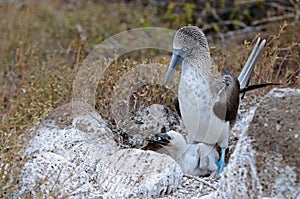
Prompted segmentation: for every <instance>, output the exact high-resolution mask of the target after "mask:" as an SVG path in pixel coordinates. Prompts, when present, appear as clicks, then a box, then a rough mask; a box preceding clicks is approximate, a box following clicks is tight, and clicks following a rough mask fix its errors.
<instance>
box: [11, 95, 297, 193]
mask: <svg viewBox="0 0 300 199" xmlns="http://www.w3.org/2000/svg"><path fill="white" fill-rule="evenodd" d="M257 101H260V102H259V103H258V104H257ZM299 102H300V91H299V90H296V89H273V90H272V91H271V92H270V93H268V94H267V95H266V96H265V97H264V98H262V99H256V98H253V97H251V95H250V97H248V99H245V100H244V102H242V103H241V107H240V110H239V117H238V119H237V122H236V125H235V126H234V128H233V130H232V133H231V135H230V140H229V143H230V147H229V153H228V154H229V155H230V158H229V157H227V158H229V164H228V167H227V168H225V170H224V173H223V174H222V175H221V176H220V177H216V176H215V175H214V174H212V175H211V176H210V177H196V176H188V175H183V174H182V171H181V169H180V167H179V165H178V164H177V163H176V162H175V161H174V160H173V159H172V158H170V156H168V155H164V154H160V153H156V152H152V151H148V150H140V149H121V148H124V145H120V143H118V142H119V141H120V140H119V139H118V137H116V135H117V134H116V133H114V131H112V129H110V128H109V126H108V125H107V124H106V123H105V121H104V120H103V119H102V118H101V117H100V115H99V114H98V113H96V112H94V111H93V109H92V108H91V107H90V108H88V106H86V107H85V106H81V105H80V104H79V105H78V104H77V105H76V106H72V104H66V105H64V106H62V107H59V108H57V109H56V110H55V111H54V112H53V113H52V114H50V115H49V117H48V118H47V119H46V120H45V121H42V122H41V123H40V124H39V125H38V126H35V127H33V128H32V131H31V138H30V142H29V144H28V146H26V147H24V150H23V155H22V160H23V161H24V166H23V168H22V179H21V187H20V189H19V190H18V191H16V192H14V194H13V195H12V197H35V198H37V197H38V198H56V197H66V196H67V197H69V198H82V197H94V198H116V197H119V198H124V197H125V198H130V197H138V198H151V197H161V198H200V197H204V198H220V197H221V198H241V197H243V198H262V197H275V198H297V197H299V194H300V193H299V190H300V189H299V188H300V187H299V169H298V168H297V165H299V163H300V162H299V161H300V160H299V157H300V151H299V147H298V146H299V141H300V138H299V132H300V127H299V124H298V123H299V119H300V118H299V114H298V112H299V108H300V104H299ZM73 105H74V104H73ZM82 110H84V111H83V112H82ZM145 110H146V111H144V114H143V111H142V112H140V113H139V114H137V115H136V117H133V119H134V121H137V118H138V121H139V122H133V123H131V125H129V126H130V129H135V131H132V132H131V134H130V131H128V130H127V131H126V130H125V132H126V133H127V137H128V140H127V144H128V143H131V144H132V143H133V144H135V145H136V146H138V147H137V148H143V147H145V145H147V144H146V143H147V142H145V141H143V139H136V137H137V134H138V132H139V131H137V129H139V128H141V129H144V130H143V132H147V130H148V131H150V129H151V128H154V127H155V128H154V129H155V130H154V131H153V132H154V133H155V132H157V130H159V129H161V128H165V126H166V124H167V123H169V124H172V125H170V128H172V129H175V130H176V129H177V130H178V131H184V128H183V126H182V124H181V122H180V120H179V118H178V116H176V115H175V114H174V113H172V112H170V111H169V110H168V109H167V108H165V107H163V106H161V105H152V106H151V107H148V108H146V109H145ZM171 115H172V116H171ZM297 121H298V122H297ZM145 125H146V126H145ZM147 125H148V126H147ZM156 128H157V129H156ZM148 134H149V132H148V133H147V135H148ZM148 136H149V135H148ZM151 136H153V133H152V134H151V133H150V136H149V137H151ZM140 137H142V138H145V134H141V135H140Z"/></svg>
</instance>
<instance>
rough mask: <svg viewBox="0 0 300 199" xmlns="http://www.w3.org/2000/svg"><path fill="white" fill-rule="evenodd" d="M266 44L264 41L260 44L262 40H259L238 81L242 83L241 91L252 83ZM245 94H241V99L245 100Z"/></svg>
mask: <svg viewBox="0 0 300 199" xmlns="http://www.w3.org/2000/svg"><path fill="white" fill-rule="evenodd" d="M265 44H266V40H265V39H264V40H262V41H261V42H260V38H258V40H257V42H256V44H255V46H254V48H253V50H252V52H251V54H250V56H249V58H248V60H247V62H246V64H245V66H244V68H243V70H242V71H241V73H240V75H239V77H238V80H239V83H240V89H241V90H242V89H244V88H246V87H247V86H248V84H249V81H250V76H251V73H252V71H253V69H254V67H255V65H256V63H257V61H258V58H259V56H260V55H261V53H262V51H263V49H264V46H265ZM244 95H245V93H241V94H240V99H243V97H244Z"/></svg>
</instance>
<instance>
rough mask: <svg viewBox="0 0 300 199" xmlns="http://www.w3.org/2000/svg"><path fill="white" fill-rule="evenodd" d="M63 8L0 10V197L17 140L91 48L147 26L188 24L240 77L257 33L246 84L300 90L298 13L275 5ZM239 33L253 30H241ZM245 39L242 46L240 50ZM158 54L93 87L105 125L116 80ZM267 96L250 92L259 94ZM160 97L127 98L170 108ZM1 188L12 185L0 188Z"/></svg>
mask: <svg viewBox="0 0 300 199" xmlns="http://www.w3.org/2000/svg"><path fill="white" fill-rule="evenodd" d="M70 2H73V1H70ZM70 2H69V3H67V1H62V0H61V1H60V0H55V1H43V2H40V1H25V2H23V1H7V2H6V1H1V3H0V17H1V22H0V46H1V48H0V74H1V75H0V119H1V120H0V121H1V122H0V153H1V162H2V163H6V164H3V165H0V187H1V192H0V197H1V198H2V196H5V195H6V194H8V193H10V192H11V191H12V190H13V189H15V188H16V187H17V184H18V183H17V182H18V178H17V176H18V173H17V172H18V171H17V170H15V169H14V167H13V165H14V164H16V163H18V162H19V161H20V159H19V156H18V153H19V151H20V149H21V147H22V143H23V142H26V141H27V140H26V139H23V138H22V134H23V132H25V130H26V129H28V128H29V127H30V126H32V124H33V123H34V122H36V121H38V120H39V119H41V118H43V117H44V116H46V115H47V114H48V113H49V112H50V111H51V110H53V109H54V108H56V107H58V106H59V105H62V104H64V103H66V102H68V101H69V100H70V96H71V93H72V82H73V80H74V77H75V76H76V73H77V70H78V67H79V66H80V63H81V62H82V60H83V59H84V58H85V56H86V55H87V54H88V53H89V52H90V51H91V49H92V48H93V46H94V45H96V44H99V43H100V42H102V41H103V40H104V39H105V38H108V37H110V36H112V35H114V34H117V33H119V32H121V31H125V30H128V29H131V28H137V27H148V26H156V27H166V28H173V29H177V28H179V27H181V26H184V25H188V24H194V25H198V26H200V27H202V26H203V29H204V31H205V32H206V33H207V35H208V36H209V37H208V38H209V40H210V43H211V46H216V47H215V48H213V49H212V56H213V57H214V58H215V63H216V64H217V65H219V66H220V67H223V68H226V69H228V70H229V71H232V72H233V73H234V74H238V72H239V71H240V70H241V67H242V66H243V64H244V63H245V60H246V58H247V56H248V54H249V52H250V50H251V45H250V42H249V39H250V41H251V40H252V39H253V38H254V36H256V33H258V32H261V33H262V35H263V37H265V38H268V44H267V48H266V51H265V52H264V54H263V56H262V58H261V60H260V62H259V67H257V69H256V71H255V74H254V75H253V77H252V82H253V83H264V82H280V83H283V86H285V87H286V86H290V87H297V88H299V87H300V80H299V74H300V73H299V72H300V71H299V70H300V67H299V65H300V64H299V63H300V58H299V49H300V35H299V32H300V28H299V27H300V26H299V22H298V21H297V20H296V17H297V16H296V13H300V12H299V9H300V8H299V6H298V7H297V6H294V5H278V7H276V6H273V7H272V9H271V8H268V7H267V6H266V4H264V3H263V1H259V2H258V3H247V4H243V5H241V4H238V2H239V1H234V2H235V4H234V5H232V2H233V1H220V3H215V2H214V1H203V2H202V1H201V2H202V3H196V1H189V3H183V2H182V1H180V2H181V3H176V2H175V3H174V2H173V3H172V2H170V3H168V2H166V3H165V4H163V5H159V4H158V5H151V4H150V3H146V4H141V3H140V1H137V2H135V1H129V3H125V2H122V3H119V2H118V3H103V2H102V1H101V2H98V3H97V1H91V2H90V1H88V2H86V1H74V3H70ZM216 2H219V1H216ZM230 2H231V4H230ZM277 4H278V3H277ZM280 6H283V7H280ZM285 7H288V8H289V9H284V8H285ZM237 8H238V9H237ZM279 8H281V10H280V9H279ZM292 9H295V12H294V11H293V10H292ZM297 9H298V12H296V10H297ZM291 10H292V11H291ZM257 13H260V14H257ZM291 13H294V14H295V16H293V15H291ZM280 16H281V17H280ZM275 17H277V18H275ZM298 17H299V16H298ZM284 21H287V23H286V22H284ZM78 25H79V26H78ZM81 28H82V29H81ZM247 28H253V29H250V30H249V31H248V32H247V31H244V30H245V29H246V30H247ZM82 31H83V32H82ZM253 32H254V34H253ZM250 33H252V34H250ZM220 38H221V39H222V38H226V39H225V40H227V41H229V42H228V43H224V42H223V46H222V47H220V45H221V44H222V43H221V42H220ZM245 39H248V42H244V46H242V45H241V43H242V42H243V41H244V40H245ZM226 45H227V47H226ZM159 54H160V51H150V50H149V51H143V59H141V58H139V57H138V56H137V55H136V54H129V55H126V58H125V57H124V59H118V61H117V64H116V63H114V64H113V65H112V66H111V67H110V71H108V72H107V73H106V74H105V77H106V78H105V79H102V80H101V81H100V82H99V88H101V89H98V95H97V107H98V110H99V112H100V113H101V114H102V115H103V116H104V117H105V118H106V119H108V121H111V119H112V118H111V117H110V112H109V108H110V102H111V101H110V100H111V99H110V97H111V94H112V91H113V88H114V84H115V82H117V80H118V78H120V77H121V76H122V74H124V73H125V72H126V71H128V70H129V69H131V68H133V67H134V66H135V65H136V64H137V63H142V62H144V63H145V62H151V61H152V62H159V63H162V64H168V60H169V57H168V56H167V55H166V56H165V57H164V58H162V57H160V56H159ZM154 55H157V56H155V57H154ZM232 55H233V56H232ZM103 88H105V89H103ZM268 89H269V88H267V89H262V90H259V91H256V92H258V94H261V95H262V94H265V92H267V90H268ZM167 92H168V91H166V90H165V89H162V88H161V87H158V86H155V85H149V86H146V87H143V88H141V89H140V90H139V91H137V92H136V93H135V95H137V96H138V97H139V99H140V100H141V101H143V99H145V97H147V100H144V101H143V102H145V104H151V103H155V102H156V103H164V104H166V105H168V106H172V98H173V97H174V94H172V95H171V96H170V95H169V94H168V95H166V93H167ZM161 96H165V97H161ZM162 98H163V99H162ZM165 98H166V99H165ZM139 104H141V103H139ZM140 106H142V105H140ZM20 164H21V163H20ZM12 172H14V175H13V179H12V176H10V174H11V173H12ZM12 182H13V183H12ZM7 184H14V185H15V186H14V187H6V185H7Z"/></svg>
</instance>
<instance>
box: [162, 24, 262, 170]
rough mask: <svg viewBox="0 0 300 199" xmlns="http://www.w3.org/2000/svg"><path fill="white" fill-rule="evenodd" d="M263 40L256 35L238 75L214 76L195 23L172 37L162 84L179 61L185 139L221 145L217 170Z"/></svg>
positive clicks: (220, 166) (190, 141) (203, 37)
mask: <svg viewBox="0 0 300 199" xmlns="http://www.w3.org/2000/svg"><path fill="white" fill-rule="evenodd" d="M265 43H266V40H263V41H262V42H260V39H258V41H257V43H256V45H255V47H254V49H253V50H252V52H251V54H250V56H249V58H248V60H247V62H246V64H245V66H244V68H243V70H242V71H241V73H240V75H239V77H238V78H236V77H234V76H233V75H231V74H224V75H223V76H221V77H220V76H218V73H217V72H216V71H215V70H213V67H214V65H213V63H212V60H211V57H210V50H209V46H208V42H207V39H206V37H205V35H204V33H203V32H202V30H201V29H200V28H198V27H196V26H186V27H182V28H180V29H179V30H178V31H177V32H176V34H175V36H174V39H173V54H172V59H171V63H170V66H169V69H168V71H167V73H166V76H165V79H164V85H166V84H167V82H168V80H169V79H170V77H171V76H172V74H173V73H174V71H175V69H176V68H177V67H178V66H179V65H180V64H181V65H182V69H181V78H180V83H179V88H178V101H179V107H180V112H181V116H182V120H183V123H184V126H185V127H186V130H187V133H188V143H190V144H195V143H204V144H207V145H211V146H214V145H215V144H218V145H219V146H220V147H221V157H220V160H219V162H218V163H217V165H218V171H217V173H218V174H219V173H221V172H222V171H223V168H224V165H225V163H224V160H225V150H226V148H227V147H228V137H229V132H230V129H231V127H232V126H233V124H234V122H235V119H236V115H237V111H238V107H239V102H240V99H242V98H243V96H244V93H243V92H242V93H241V92H240V91H242V90H243V89H244V90H245V91H246V90H247V89H246V88H247V86H248V84H249V80H250V76H251V73H252V71H253V69H254V67H255V65H256V63H257V61H258V57H259V56H260V54H261V52H262V50H263V48H264V46H265Z"/></svg>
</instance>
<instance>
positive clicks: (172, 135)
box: [149, 131, 188, 158]
mask: <svg viewBox="0 0 300 199" xmlns="http://www.w3.org/2000/svg"><path fill="white" fill-rule="evenodd" d="M155 136H156V137H158V138H159V139H157V140H149V141H150V142H152V143H158V144H161V145H162V146H163V147H164V148H165V149H167V150H168V152H169V153H170V155H171V156H172V157H173V158H177V156H179V155H182V154H183V153H184V152H185V150H186V149H187V147H188V146H187V144H186V141H185V139H184V137H183V135H181V134H180V133H178V132H176V131H169V132H167V133H156V134H155Z"/></svg>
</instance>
